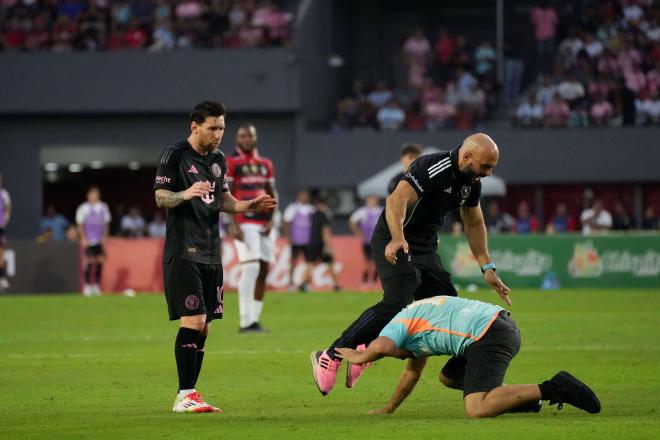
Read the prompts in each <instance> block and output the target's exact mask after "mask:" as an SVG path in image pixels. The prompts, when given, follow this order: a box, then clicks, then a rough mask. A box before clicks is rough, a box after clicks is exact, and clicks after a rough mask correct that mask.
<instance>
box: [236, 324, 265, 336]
mask: <svg viewBox="0 0 660 440" xmlns="http://www.w3.org/2000/svg"><path fill="white" fill-rule="evenodd" d="M238 332H239V333H268V332H270V330H268V329H267V328H264V327H262V326H261V324H259V323H258V322H253V323H252V324H250V325H248V326H247V327H240V328H239V329H238Z"/></svg>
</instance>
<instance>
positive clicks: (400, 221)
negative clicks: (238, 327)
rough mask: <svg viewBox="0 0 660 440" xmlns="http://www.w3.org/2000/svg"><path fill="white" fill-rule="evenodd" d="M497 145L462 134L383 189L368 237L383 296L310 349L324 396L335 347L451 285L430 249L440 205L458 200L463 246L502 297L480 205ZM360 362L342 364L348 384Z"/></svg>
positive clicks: (371, 334) (365, 339)
mask: <svg viewBox="0 0 660 440" xmlns="http://www.w3.org/2000/svg"><path fill="white" fill-rule="evenodd" d="M498 159H499V150H498V148H497V145H495V142H493V140H492V139H491V138H490V137H489V136H487V135H485V134H482V133H478V134H474V135H471V136H468V137H467V138H466V139H465V140H464V141H463V143H462V144H461V145H460V146H459V147H458V148H456V149H454V150H452V151H450V152H448V153H447V152H442V153H434V154H429V155H426V156H421V157H419V158H418V159H417V160H416V161H415V162H413V163H412V164H411V165H410V167H409V168H408V170H407V172H406V173H405V175H404V176H403V179H402V180H401V181H400V182H399V183H398V184H397V186H396V189H395V190H394V192H393V193H392V194H390V196H389V197H387V200H386V204H385V210H384V211H383V214H382V215H381V217H380V219H379V220H378V224H377V225H376V229H375V231H374V234H373V236H372V239H371V247H372V249H373V255H374V260H375V263H376V270H377V271H378V276H379V277H380V280H381V284H382V286H383V299H382V301H381V302H379V303H378V304H376V305H374V306H372V307H370V308H369V309H367V310H365V311H364V312H363V313H362V315H360V317H359V318H358V319H357V320H356V321H355V322H353V323H352V324H351V325H350V326H349V327H348V328H347V329H346V330H345V331H344V332H343V333H342V335H341V336H340V337H339V338H338V339H337V340H336V341H335V342H333V343H332V345H331V346H330V347H329V348H328V349H327V350H325V351H315V352H312V353H311V355H310V361H311V363H312V373H313V377H314V381H315V382H316V385H317V387H318V389H319V391H320V392H321V394H323V395H324V396H325V395H327V394H328V393H330V391H332V388H333V387H334V385H335V382H336V379H337V372H338V370H339V367H340V365H341V358H340V357H339V356H337V352H336V351H335V350H336V348H343V347H348V348H353V349H355V348H358V350H359V349H360V348H361V347H362V345H363V344H369V342H371V341H373V340H374V339H376V337H377V336H378V334H379V333H380V331H381V330H382V329H383V327H384V326H385V325H386V324H387V323H388V322H389V321H390V320H391V319H392V318H393V317H394V316H395V315H396V314H397V313H398V312H399V311H400V310H401V309H402V308H404V307H405V306H407V305H408V304H410V303H411V302H413V300H415V301H416V300H420V299H424V298H430V297H433V296H436V295H452V296H456V295H457V292H456V289H455V288H454V285H453V284H452V281H451V275H450V274H449V272H447V271H446V270H445V269H444V267H443V266H442V263H441V261H440V257H439V256H438V254H437V247H438V234H437V227H438V226H439V225H441V224H442V222H443V220H444V216H445V214H447V212H449V211H451V210H454V209H457V208H460V215H461V218H462V220H463V224H464V225H465V234H466V236H467V240H468V243H469V245H470V249H471V250H472V253H473V254H474V256H475V258H476V259H477V261H478V263H479V266H480V267H481V271H482V272H483V273H484V278H485V281H486V282H487V283H488V284H489V285H490V286H491V287H492V288H493V290H495V291H496V292H497V294H498V295H499V296H500V297H501V298H502V299H503V300H504V301H505V302H506V303H507V304H509V305H510V304H511V302H510V300H509V288H508V287H507V286H506V285H504V283H502V280H500V278H499V277H498V276H497V274H496V273H495V264H494V263H493V262H491V261H490V256H489V254H488V246H487V238H486V226H485V224H484V218H483V214H482V212H481V207H480V206H479V197H480V195H481V182H480V179H481V178H482V177H486V176H490V175H491V174H492V172H493V168H494V167H495V165H497V161H498ZM462 365H463V363H462V361H461V360H460V359H459V358H451V359H450V360H449V362H448V363H447V365H446V366H445V369H444V370H443V372H446V373H447V375H450V376H451V375H452V374H453V373H455V374H460V372H459V371H456V372H454V371H453V370H459V369H460V368H461V366H462ZM364 368H365V366H361V365H355V364H349V365H348V367H347V372H346V386H347V387H348V388H352V387H353V385H355V382H357V379H358V378H359V377H360V375H361V374H362V372H363V371H364Z"/></svg>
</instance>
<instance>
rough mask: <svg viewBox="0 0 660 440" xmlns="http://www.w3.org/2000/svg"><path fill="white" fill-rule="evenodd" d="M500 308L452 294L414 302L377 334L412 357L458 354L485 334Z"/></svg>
mask: <svg viewBox="0 0 660 440" xmlns="http://www.w3.org/2000/svg"><path fill="white" fill-rule="evenodd" d="M502 310H504V309H503V308H502V307H499V306H496V305H493V304H488V303H484V302H481V301H474V300H470V299H465V298H457V297H454V296H434V297H433V298H427V299H423V300H420V301H415V302H414V303H412V304H410V305H409V306H408V307H406V308H405V309H403V310H401V311H400V312H399V313H398V314H397V315H396V316H395V317H394V318H393V319H392V320H391V321H390V322H389V324H387V325H386V326H385V328H384V329H383V330H382V331H381V332H380V336H386V337H388V338H390V339H391V340H393V341H394V343H395V344H396V345H397V347H399V348H401V349H404V350H408V351H410V352H412V354H413V355H414V356H415V357H422V356H434V355H453V356H461V355H462V354H463V352H464V351H465V348H466V347H467V346H468V345H470V344H471V343H473V342H475V341H478V340H479V339H481V338H482V337H483V335H484V334H486V331H488V329H489V328H490V325H491V324H492V323H493V321H495V318H497V315H498V314H499V313H500V312H501V311H502Z"/></svg>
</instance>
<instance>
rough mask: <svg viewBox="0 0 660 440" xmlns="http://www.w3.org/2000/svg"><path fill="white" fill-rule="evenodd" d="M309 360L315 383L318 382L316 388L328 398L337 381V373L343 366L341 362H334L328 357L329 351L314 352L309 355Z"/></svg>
mask: <svg viewBox="0 0 660 440" xmlns="http://www.w3.org/2000/svg"><path fill="white" fill-rule="evenodd" d="M309 360H310V362H311V363H312V375H313V376H314V382H316V386H317V387H318V389H319V391H320V392H321V394H323V395H324V396H327V395H328V394H330V391H332V388H334V386H335V382H336V381H337V372H338V370H339V366H340V365H341V360H338V361H335V360H333V359H332V358H331V357H330V356H328V352H327V351H313V352H312V353H311V354H310V355H309Z"/></svg>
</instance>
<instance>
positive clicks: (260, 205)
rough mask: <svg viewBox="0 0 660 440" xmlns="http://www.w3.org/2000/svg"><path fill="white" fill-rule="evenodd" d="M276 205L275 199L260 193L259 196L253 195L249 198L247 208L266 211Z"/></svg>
mask: <svg viewBox="0 0 660 440" xmlns="http://www.w3.org/2000/svg"><path fill="white" fill-rule="evenodd" d="M276 206H277V200H275V199H274V198H273V197H272V196H270V195H268V194H262V195H260V196H259V197H255V198H254V199H252V200H250V203H249V209H250V211H268V210H269V209H273V208H275V207H276Z"/></svg>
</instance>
